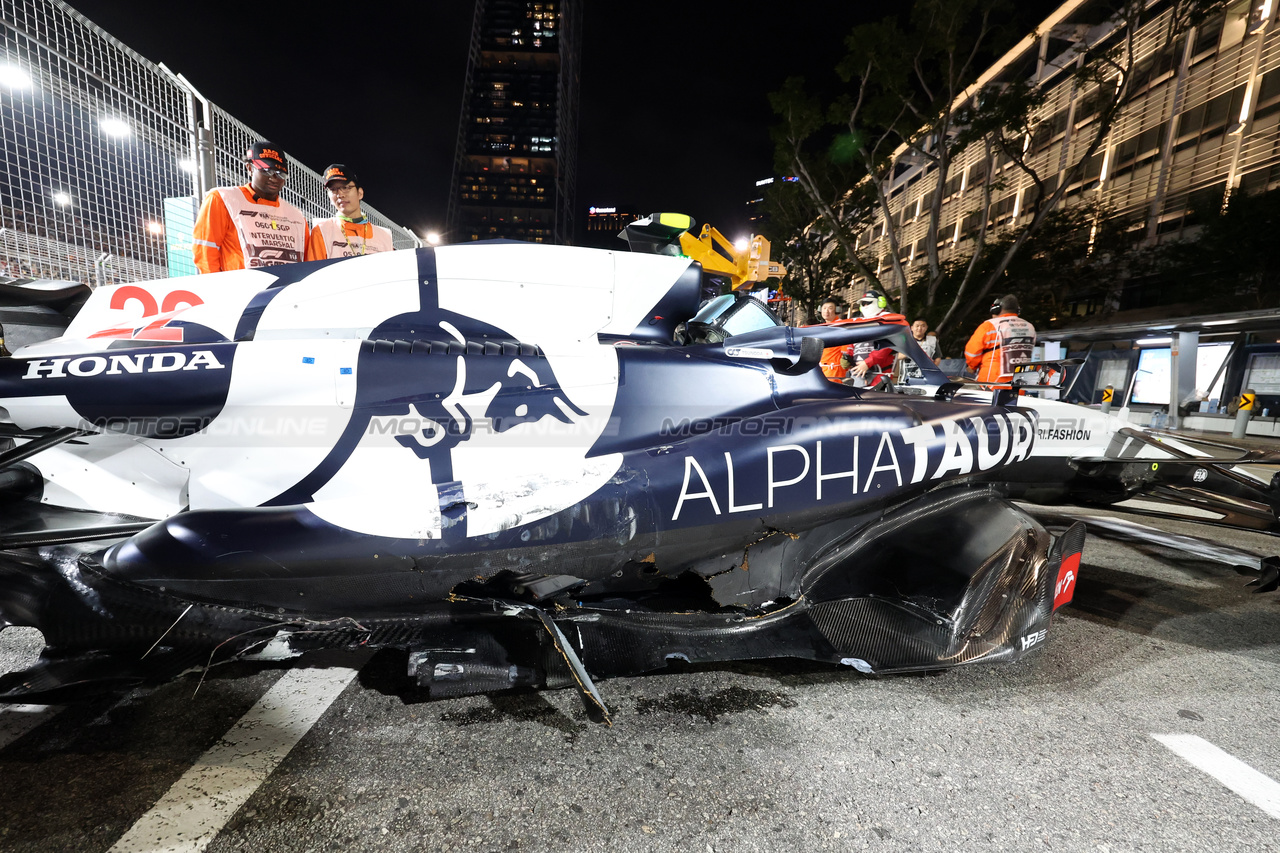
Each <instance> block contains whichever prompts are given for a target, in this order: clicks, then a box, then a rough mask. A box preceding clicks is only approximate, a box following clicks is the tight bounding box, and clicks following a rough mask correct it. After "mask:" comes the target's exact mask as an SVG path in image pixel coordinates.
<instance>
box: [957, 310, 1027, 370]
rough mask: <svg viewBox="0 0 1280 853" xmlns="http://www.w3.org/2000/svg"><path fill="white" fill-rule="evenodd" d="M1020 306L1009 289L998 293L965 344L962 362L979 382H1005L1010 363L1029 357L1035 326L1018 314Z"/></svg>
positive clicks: (1011, 368) (1019, 362) (1019, 361)
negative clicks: (985, 318) (999, 295)
mask: <svg viewBox="0 0 1280 853" xmlns="http://www.w3.org/2000/svg"><path fill="white" fill-rule="evenodd" d="M1021 310H1022V309H1021V308H1020V307H1019V306H1018V297H1016V296H1014V295H1013V294H1012V293H1010V294H1008V295H1006V296H1001V297H999V298H998V299H996V301H995V302H992V303H991V319H990V320H983V321H982V323H981V324H980V325H979V326H978V328H977V329H976V330H974V333H973V336H972V337H971V338H969V343H967V344H965V347H964V361H965V364H967V365H969V369H970V370H975V371H977V374H978V377H977V378H978V381H979V382H990V383H1000V382H1008V381H1009V380H1011V379H1012V378H1013V368H1014V365H1017V364H1022V363H1024V362H1028V361H1030V360H1031V349H1032V348H1033V347H1034V346H1035V344H1036V327H1035V326H1033V325H1031V324H1030V323H1028V322H1027V321H1026V320H1024V319H1022V318H1021V317H1019V316H1018V312H1019V311H1021Z"/></svg>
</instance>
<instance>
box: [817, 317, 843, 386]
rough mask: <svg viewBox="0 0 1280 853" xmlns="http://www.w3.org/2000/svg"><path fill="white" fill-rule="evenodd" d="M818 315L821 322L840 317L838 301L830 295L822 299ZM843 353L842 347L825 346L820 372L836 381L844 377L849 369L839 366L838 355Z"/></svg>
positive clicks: (828, 321)
mask: <svg viewBox="0 0 1280 853" xmlns="http://www.w3.org/2000/svg"><path fill="white" fill-rule="evenodd" d="M818 316H819V317H820V318H821V322H823V323H830V322H832V321H833V320H839V319H840V303H838V302H836V300H835V299H834V298H832V297H830V296H828V297H827V298H826V299H824V300H822V304H821V305H820V306H818ZM843 354H844V347H827V348H826V349H824V350H823V351H822V363H821V367H822V374H823V375H824V376H826V377H827V378H828V379H834V380H835V381H836V382H839V381H840V380H842V379H844V377H845V374H847V373H848V372H849V371H848V369H847V368H845V367H843V366H841V364H840V356H841V355H843Z"/></svg>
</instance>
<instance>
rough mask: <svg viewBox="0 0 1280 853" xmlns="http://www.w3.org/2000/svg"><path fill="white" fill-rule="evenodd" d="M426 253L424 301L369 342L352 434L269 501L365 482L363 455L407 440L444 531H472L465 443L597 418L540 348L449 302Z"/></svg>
mask: <svg viewBox="0 0 1280 853" xmlns="http://www.w3.org/2000/svg"><path fill="white" fill-rule="evenodd" d="M418 256H419V272H420V276H421V279H420V284H419V292H420V304H421V307H420V308H419V309H418V310H417V311H413V312H410V313H406V314H401V315H398V316H395V317H391V318H389V319H388V320H386V321H384V322H383V323H382V324H380V325H379V326H378V327H377V328H375V329H374V330H373V332H372V333H371V334H370V335H369V339H368V340H366V341H365V342H364V343H363V344H362V345H361V348H360V353H359V356H358V358H357V366H356V370H355V375H356V382H357V385H356V389H355V395H354V401H353V403H352V414H351V418H350V420H349V421H348V423H347V425H346V427H345V428H344V431H343V433H342V435H341V436H340V437H339V439H338V441H337V442H336V443H335V445H334V447H333V449H332V450H331V451H330V452H329V454H328V456H327V457H326V459H325V460H324V461H323V462H322V463H321V464H320V465H319V466H317V467H316V468H315V470H313V471H312V472H311V473H310V474H308V475H307V476H306V477H304V478H303V479H302V480H301V481H299V482H298V483H297V484H296V485H295V486H293V487H292V488H290V489H288V490H287V491H285V492H284V493H282V494H280V495H278V496H277V497H275V498H273V499H272V500H271V501H269V502H268V503H267V505H275V506H285V505H293V504H306V503H310V502H312V501H313V500H316V493H317V492H320V491H321V490H324V489H325V488H326V486H327V485H328V484H329V482H330V481H331V480H335V481H336V482H342V483H350V482H352V481H353V478H354V479H355V480H356V481H358V480H359V478H360V477H361V476H362V472H363V470H364V469H363V467H362V465H361V462H360V459H361V458H367V457H362V456H361V454H363V453H366V452H369V451H371V450H373V451H375V452H380V453H385V452H387V450H386V449H388V448H390V449H394V448H402V449H403V450H402V451H397V452H403V453H404V456H405V460H404V463H403V465H404V468H403V470H404V471H405V472H413V473H412V475H411V476H412V477H413V478H414V479H415V480H419V478H420V480H419V481H420V482H421V483H422V484H423V486H424V487H425V486H426V485H427V484H430V485H431V486H432V487H434V489H435V493H436V495H437V496H438V501H439V510H438V511H439V519H440V525H441V527H440V533H439V535H440V536H441V537H442V538H444V539H445V540H446V541H448V540H450V539H451V538H462V537H465V535H467V534H466V532H465V531H466V517H467V512H468V507H469V506H470V504H469V503H468V500H467V495H466V488H467V485H466V484H465V483H463V482H460V481H459V479H458V478H457V476H455V462H456V460H455V456H454V451H455V450H457V449H458V448H459V446H460V445H463V444H465V443H466V442H469V441H471V440H472V439H473V438H475V437H477V436H478V435H480V434H481V433H483V434H484V439H483V441H481V442H479V443H478V445H477V446H478V447H479V448H487V447H488V446H490V443H491V442H501V441H502V439H500V438H499V437H502V436H506V437H507V438H506V439H505V440H506V441H507V442H508V446H514V445H511V444H510V441H511V440H512V438H511V435H512V433H513V431H517V432H519V430H518V428H519V427H522V426H524V425H527V424H537V423H538V422H542V421H546V422H547V423H559V424H565V425H572V424H575V423H576V422H577V419H581V418H587V417H588V413H587V412H586V411H584V410H583V409H582V408H580V407H579V406H578V405H576V404H575V403H574V402H573V400H572V399H571V398H570V397H569V395H568V394H566V393H565V392H564V391H563V390H562V388H561V385H560V381H559V379H558V378H557V376H556V375H555V372H554V370H553V369H552V366H551V362H550V360H549V359H548V358H547V357H546V354H545V353H543V352H542V350H541V349H539V348H538V347H537V346H534V345H532V344H529V343H524V342H520V341H517V340H516V339H515V338H514V336H513V335H511V334H509V333H508V332H506V331H505V330H503V329H501V328H499V327H497V326H494V325H492V324H489V323H485V322H483V321H481V320H478V319H477V318H475V317H471V316H467V315H464V314H460V313H457V312H453V311H449V310H445V309H442V308H440V307H439V300H438V291H437V284H436V276H435V256H434V253H433V252H431V251H430V250H420V251H419V252H418ZM477 304H483V300H477ZM524 432H525V433H528V432H529V430H525V431H524ZM515 440H516V441H518V440H521V439H515ZM539 440H540V439H539ZM379 448H382V449H379ZM358 450H359V451H360V453H357V451H358ZM424 463H425V464H424ZM397 467H398V466H397ZM465 476H475V473H474V471H472V473H470V474H467V475H465ZM371 487H375V488H376V484H371ZM433 514H434V511H433Z"/></svg>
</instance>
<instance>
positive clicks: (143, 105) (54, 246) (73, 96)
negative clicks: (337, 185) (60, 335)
mask: <svg viewBox="0 0 1280 853" xmlns="http://www.w3.org/2000/svg"><path fill="white" fill-rule="evenodd" d="M262 138H263V137H262V136H261V135H260V134H258V133H256V132H254V131H253V129H252V128H249V127H248V126H246V125H245V124H244V123H243V122H240V121H238V120H237V119H235V118H234V117H233V116H232V115H231V114H230V113H228V112H226V111H225V110H224V109H222V108H220V107H218V106H217V105H216V104H213V103H211V102H210V101H209V100H208V99H206V98H204V97H203V96H201V95H200V93H199V92H197V91H196V90H195V88H194V87H193V86H192V85H191V84H190V83H189V82H188V81H186V80H185V79H183V78H182V77H181V75H178V74H175V73H174V72H172V71H170V70H169V69H168V68H166V67H165V66H164V65H157V64H155V63H153V62H150V61H148V60H147V59H145V58H143V57H142V56H139V55H138V54H137V53H136V52H134V51H133V50H131V49H130V48H128V47H127V46H125V45H124V44H122V43H121V42H120V41H118V40H116V39H115V38H113V37H112V36H110V35H109V34H107V33H106V32H104V31H103V30H102V29H100V28H99V27H97V26H96V25H95V24H93V23H92V22H91V21H89V20H88V19H86V18H85V17H84V16H82V15H81V14H80V13H78V12H76V11H75V10H74V9H72V8H71V7H70V6H68V5H66V4H65V3H61V2H57V0H0V148H2V152H3V153H2V154H0V276H4V275H7V276H13V277H19V276H21V277H31V278H56V279H66V280H70V281H82V282H86V283H89V284H95V285H96V284H103V283H113V282H117V281H136V280H142V279H153V278H163V277H166V276H175V275H186V274H191V273H194V272H195V267H194V264H193V263H192V260H191V229H192V225H193V224H194V219H195V212H196V210H197V208H198V205H199V201H200V199H201V197H202V196H203V193H204V191H206V190H207V189H209V188H212V187H214V186H228V185H236V184H242V183H244V181H245V172H244V166H243V157H244V152H245V151H246V150H247V149H248V148H249V146H250V145H251V144H252V143H253V142H254V141H257V140H260V139H262ZM283 197H284V198H285V199H286V200H287V201H289V202H291V203H292V204H294V205H296V206H297V207H299V208H300V209H301V210H302V211H303V212H304V213H305V214H306V215H307V217H308V218H310V219H317V218H323V217H328V216H332V215H333V211H332V208H331V207H330V205H329V202H328V196H327V194H326V192H325V189H324V185H323V184H322V182H321V180H320V175H319V174H318V173H317V172H315V171H314V170H312V169H309V168H307V167H306V166H304V165H302V164H301V163H299V162H297V161H296V160H294V159H293V158H289V183H288V184H287V185H286V187H285V190H284V192H283ZM364 210H365V212H366V213H367V214H368V215H369V217H370V219H371V220H372V221H373V222H374V223H375V224H377V225H381V226H384V227H386V228H388V229H390V230H391V233H392V235H393V239H394V245H395V248H397V249H403V248H410V247H413V246H416V245H420V243H419V241H418V240H417V238H416V237H415V236H413V235H412V234H411V233H410V232H408V231H407V230H406V229H404V228H402V227H401V226H399V225H397V224H396V223H394V222H392V221H391V220H389V219H387V217H385V216H383V215H382V214H381V213H379V212H378V211H376V210H374V209H372V208H370V207H369V206H368V205H365V206H364Z"/></svg>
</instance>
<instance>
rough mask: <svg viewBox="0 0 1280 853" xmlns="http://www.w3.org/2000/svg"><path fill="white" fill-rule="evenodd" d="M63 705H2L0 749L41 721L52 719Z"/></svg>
mask: <svg viewBox="0 0 1280 853" xmlns="http://www.w3.org/2000/svg"><path fill="white" fill-rule="evenodd" d="M62 707H63V706H61V705H0V749H4V748H5V747H6V746H8V745H9V744H11V743H13V742H14V741H15V740H17V739H18V738H20V737H22V736H23V735H25V734H26V733H27V732H29V731H31V730H32V729H34V728H35V727H36V726H38V725H40V724H41V723H44V722H47V721H49V720H51V719H52V718H53V717H55V716H57V715H58V713H59V712H60V711H61V710H62Z"/></svg>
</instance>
